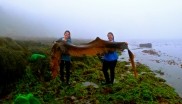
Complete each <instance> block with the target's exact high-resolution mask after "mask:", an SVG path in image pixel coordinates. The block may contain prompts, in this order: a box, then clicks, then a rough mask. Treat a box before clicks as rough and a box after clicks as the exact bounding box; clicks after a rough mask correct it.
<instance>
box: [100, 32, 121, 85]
mask: <svg viewBox="0 0 182 104" xmlns="http://www.w3.org/2000/svg"><path fill="white" fill-rule="evenodd" d="M107 37H108V40H109V41H110V42H114V35H113V33H112V32H109V33H108V34H107ZM117 59H118V54H117V52H116V51H114V52H108V53H106V54H105V55H104V56H103V65H102V71H103V73H104V77H105V83H103V84H113V82H114V77H115V67H116V63H117ZM108 69H110V74H109V73H108Z"/></svg>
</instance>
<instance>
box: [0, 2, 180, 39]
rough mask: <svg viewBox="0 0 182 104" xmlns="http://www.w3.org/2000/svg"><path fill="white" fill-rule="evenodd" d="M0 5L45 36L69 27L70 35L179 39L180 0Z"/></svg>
mask: <svg viewBox="0 0 182 104" xmlns="http://www.w3.org/2000/svg"><path fill="white" fill-rule="evenodd" d="M0 7H1V8H3V10H6V11H9V12H12V15H15V16H16V15H19V16H20V15H21V16H22V17H23V18H26V20H27V21H29V22H30V23H31V21H34V22H35V21H36V23H34V22H32V23H33V24H32V26H34V25H36V26H38V27H42V28H44V29H42V30H41V31H40V32H39V33H40V35H42V36H44V35H45V36H47V37H56V38H59V37H61V36H63V33H64V31H65V30H70V31H71V35H72V38H95V37H97V36H99V37H101V38H103V39H107V37H106V35H107V33H108V32H113V33H114V35H115V40H118V41H122V40H125V39H159V38H161V39H168V38H169V39H173V38H174V39H182V0H0ZM23 18H22V19H23ZM36 26H35V27H36ZM25 35H26V34H25ZM32 35H33V34H32Z"/></svg>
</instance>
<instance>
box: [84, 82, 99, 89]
mask: <svg viewBox="0 0 182 104" xmlns="http://www.w3.org/2000/svg"><path fill="white" fill-rule="evenodd" d="M82 84H83V86H86V87H87V86H93V87H94V88H99V86H98V85H97V84H95V83H93V82H83V83H82Z"/></svg>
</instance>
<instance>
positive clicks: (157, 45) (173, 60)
mask: <svg viewBox="0 0 182 104" xmlns="http://www.w3.org/2000/svg"><path fill="white" fill-rule="evenodd" d="M143 43H152V48H140V47H139V44H143ZM128 44H129V48H130V50H131V51H132V52H133V53H134V55H135V61H136V62H140V63H143V64H145V65H147V66H149V67H150V68H151V70H152V71H155V70H160V71H161V72H164V75H160V74H157V73H156V74H157V76H158V77H161V78H163V79H165V80H166V83H167V84H168V85H170V86H171V87H173V88H174V89H175V91H176V92H177V93H178V94H179V95H180V96H181V97H182V52H181V51H182V40H132V41H129V42H128ZM143 50H152V51H154V52H157V53H158V54H159V55H155V54H149V53H144V52H142V51H143ZM119 58H120V59H123V58H124V60H128V53H127V51H124V52H123V54H122V55H121V56H120V57H119Z"/></svg>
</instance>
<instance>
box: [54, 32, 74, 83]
mask: <svg viewBox="0 0 182 104" xmlns="http://www.w3.org/2000/svg"><path fill="white" fill-rule="evenodd" d="M57 41H66V42H67V43H69V44H71V43H72V42H71V33H70V31H69V30H66V31H65V32H64V37H62V38H60V39H58V40H57ZM64 69H66V84H68V85H69V84H70V82H69V79H70V69H71V57H70V56H69V55H67V54H62V55H61V62H60V79H61V81H62V82H63V83H65V78H64V74H65V72H64Z"/></svg>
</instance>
